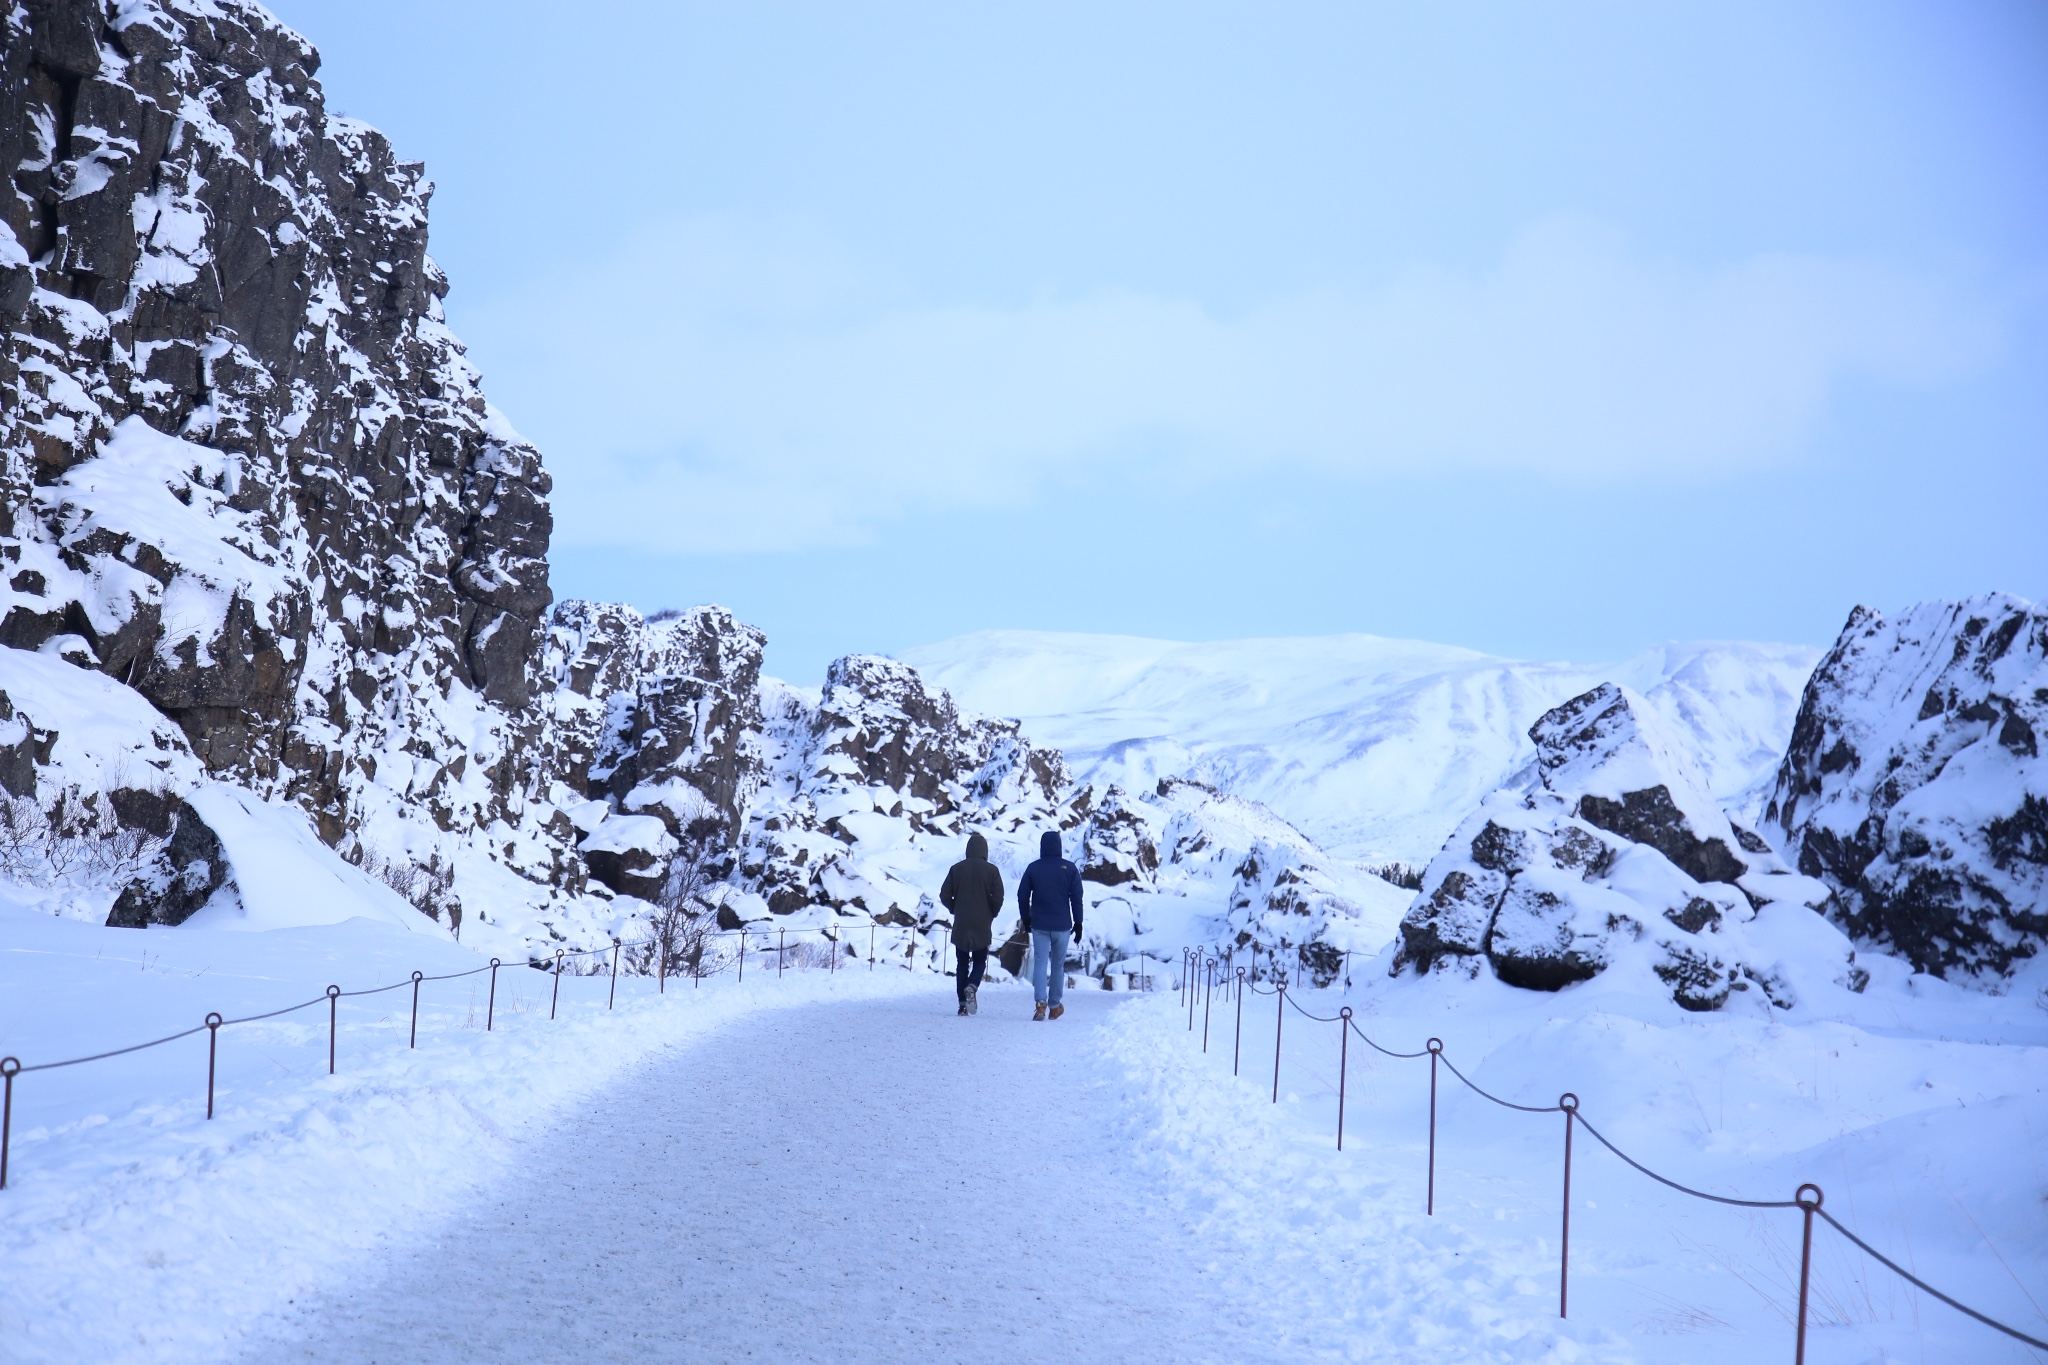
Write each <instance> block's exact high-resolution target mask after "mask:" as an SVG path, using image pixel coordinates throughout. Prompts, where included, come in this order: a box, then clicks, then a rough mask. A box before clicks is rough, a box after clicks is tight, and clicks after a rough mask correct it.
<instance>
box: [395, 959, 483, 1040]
mask: <svg viewBox="0 0 2048 1365" xmlns="http://www.w3.org/2000/svg"><path fill="white" fill-rule="evenodd" d="M421 979H422V978H421V974H420V973H419V972H414V973H413V974H412V1032H411V1034H409V1035H408V1036H407V1037H406V1040H405V1045H406V1046H407V1047H418V1046H419V1045H420V981H421ZM469 998H470V999H472V1000H474V999H476V997H475V996H473V995H472V996H471V997H469ZM469 1017H470V1018H472V1019H474V1018H476V1016H475V1015H473V1014H472V1015H471V1016H469Z"/></svg>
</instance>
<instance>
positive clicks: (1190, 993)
mask: <svg viewBox="0 0 2048 1365" xmlns="http://www.w3.org/2000/svg"><path fill="white" fill-rule="evenodd" d="M1200 970H1202V953H1201V950H1200V949H1199V948H1198V949H1196V950H1195V951H1194V952H1192V953H1189V954H1186V955H1185V956H1184V957H1183V958H1182V960H1181V964H1180V975H1181V980H1182V981H1183V982H1185V983H1186V985H1187V990H1186V992H1185V994H1186V996H1187V1001H1188V1032H1189V1033H1193V1032H1194V1031H1195V997H1196V996H1198V995H1200V994H1201V991H1199V990H1197V989H1196V988H1195V986H1196V983H1195V973H1196V972H1198V971H1200Z"/></svg>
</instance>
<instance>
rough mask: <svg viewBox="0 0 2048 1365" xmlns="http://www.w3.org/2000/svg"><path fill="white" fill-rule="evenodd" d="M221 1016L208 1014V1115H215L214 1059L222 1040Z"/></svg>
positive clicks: (209, 1116)
mask: <svg viewBox="0 0 2048 1365" xmlns="http://www.w3.org/2000/svg"><path fill="white" fill-rule="evenodd" d="M220 1026H221V1017H220V1016H219V1015H218V1014H209V1015H207V1016H206V1117H208V1118H212V1117H213V1059H214V1053H215V1050H216V1046H217V1045H218V1044H219V1042H220Z"/></svg>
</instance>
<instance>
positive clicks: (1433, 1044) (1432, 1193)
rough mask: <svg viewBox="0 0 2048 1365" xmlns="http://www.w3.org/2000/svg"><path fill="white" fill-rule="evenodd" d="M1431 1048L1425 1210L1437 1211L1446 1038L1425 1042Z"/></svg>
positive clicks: (1428, 1211) (1426, 1211)
mask: <svg viewBox="0 0 2048 1365" xmlns="http://www.w3.org/2000/svg"><path fill="white" fill-rule="evenodd" d="M1424 1046H1426V1047H1427V1048H1428V1049H1429V1202H1428V1203H1427V1204H1426V1205H1425V1206H1424V1209H1423V1211H1424V1212H1425V1213H1429V1214H1431V1215H1434V1214H1435V1213H1436V1059H1437V1058H1438V1057H1439V1056H1440V1055H1442V1053H1443V1050H1444V1040H1443V1039H1441V1038H1432V1039H1430V1040H1429V1042H1428V1043H1426V1044H1424Z"/></svg>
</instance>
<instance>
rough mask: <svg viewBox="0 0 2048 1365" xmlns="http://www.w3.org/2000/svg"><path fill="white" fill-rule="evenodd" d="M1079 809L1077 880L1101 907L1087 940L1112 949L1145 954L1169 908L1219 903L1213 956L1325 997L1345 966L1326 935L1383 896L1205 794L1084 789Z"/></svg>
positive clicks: (1283, 828) (1240, 804)
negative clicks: (1318, 989) (1364, 903)
mask: <svg viewBox="0 0 2048 1365" xmlns="http://www.w3.org/2000/svg"><path fill="white" fill-rule="evenodd" d="M1075 806H1076V808H1077V810H1078V811H1079V812H1080V813H1081V814H1082V815H1083V816H1084V817H1085V818H1084V821H1083V824H1082V828H1081V839H1080V845H1079V850H1080V854H1081V857H1080V862H1081V868H1082V873H1081V875H1082V878H1083V879H1084V880H1085V881H1087V882H1089V883H1091V887H1090V890H1091V900H1092V902H1093V903H1094V905H1095V907H1096V908H1095V909H1094V910H1093V911H1091V912H1090V913H1091V919H1090V926H1091V928H1090V932H1091V934H1092V935H1093V936H1095V937H1096V938H1099V939H1100V940H1102V941H1103V942H1104V944H1105V945H1107V946H1112V947H1115V946H1121V947H1123V948H1125V949H1128V947H1129V945H1131V944H1133V943H1141V942H1143V936H1144V935H1145V934H1146V933H1147V932H1150V925H1149V923H1148V921H1153V920H1158V919H1161V918H1163V912H1164V910H1165V908H1166V907H1167V906H1169V905H1171V904H1172V903H1173V902H1175V901H1181V902H1191V903H1192V904H1193V905H1196V906H1200V907H1202V909H1208V906H1209V903H1210V902H1211V901H1212V900H1214V899H1216V898H1219V897H1220V901H1221V904H1220V905H1217V906H1215V908H1214V911H1212V912H1211V913H1214V914H1215V917H1216V918H1217V919H1218V920H1220V923H1219V924H1218V925H1217V928H1218V929H1219V930H1220V932H1219V933H1218V934H1217V937H1216V944H1215V946H1216V949H1217V950H1218V951H1219V952H1221V951H1230V952H1232V954H1233V957H1234V958H1235V959H1238V960H1242V962H1243V963H1244V964H1245V966H1246V968H1247V970H1249V971H1254V972H1256V973H1257V974H1258V976H1259V978H1260V979H1264V978H1265V977H1266V976H1267V975H1268V974H1269V973H1271V972H1273V971H1275V970H1278V971H1281V972H1284V973H1286V974H1287V975H1288V976H1290V977H1296V978H1299V977H1303V976H1306V977H1307V978H1309V979H1311V980H1313V981H1314V982H1315V983H1316V984H1317V985H1328V984H1329V983H1330V982H1331V981H1332V980H1334V979H1335V978H1336V976H1337V973H1338V971H1339V969H1340V966H1341V964H1342V962H1343V958H1344V947H1340V946H1338V945H1337V944H1335V943H1333V942H1332V938H1331V931H1332V929H1333V928H1335V927H1337V926H1340V925H1343V924H1345V923H1346V922H1348V921H1355V920H1357V919H1358V917H1359V915H1360V910H1361V907H1360V905H1359V902H1358V897H1359V896H1360V895H1361V893H1363V892H1364V891H1366V890H1367V889H1368V888H1370V887H1372V886H1374V885H1378V886H1379V887H1380V889H1382V890H1384V889H1386V888H1385V886H1384V884H1383V883H1379V881H1378V879H1377V878H1376V877H1373V876H1372V875H1371V874H1370V873H1367V872H1366V871H1364V870H1363V869H1361V868H1357V867H1354V866H1350V865H1347V864H1344V863H1342V862H1340V861H1339V860H1337V859H1333V858H1331V857H1330V856H1329V855H1328V854H1327V853H1325V852H1324V851H1323V850H1322V849H1321V848H1319V847H1318V846H1317V845H1316V843H1315V841H1314V840H1312V839H1310V838H1309V837H1308V836H1307V835H1305V834H1303V833H1302V832H1301V831H1299V830H1297V829H1295V828H1294V826H1292V825H1290V824H1288V823H1287V822H1286V821H1285V820H1282V819H1281V818H1280V817H1279V816H1277V815H1275V814H1274V813H1273V812H1272V811H1270V810H1268V809H1266V807H1264V806H1262V805H1260V804H1259V803H1258V802H1256V801H1249V800H1246V799H1244V798H1243V797H1237V796H1232V795H1229V794H1228V793H1225V792H1221V791H1218V790H1217V789H1216V788H1214V787H1212V786H1209V785H1208V784H1207V783H1204V782H1197V781H1193V780H1191V779H1188V778H1174V777H1168V778H1161V779H1160V780H1159V781H1158V782H1157V784H1156V785H1155V786H1154V788H1153V790H1151V791H1149V792H1146V793H1144V794H1143V795H1142V796H1139V797H1135V798H1134V797H1132V796H1131V795H1130V794H1129V793H1128V792H1126V791H1124V789H1123V788H1122V787H1120V786H1118V785H1116V784H1111V785H1109V786H1107V787H1103V788H1101V789H1096V788H1093V787H1090V788H1085V789H1083V790H1082V791H1080V792H1079V793H1077V794H1076V796H1075ZM1095 886H1100V887H1101V888H1103V889H1102V891H1101V892H1099V893H1097V892H1094V887H1095ZM1194 913H1196V914H1200V913H1202V910H1195V911H1194Z"/></svg>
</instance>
